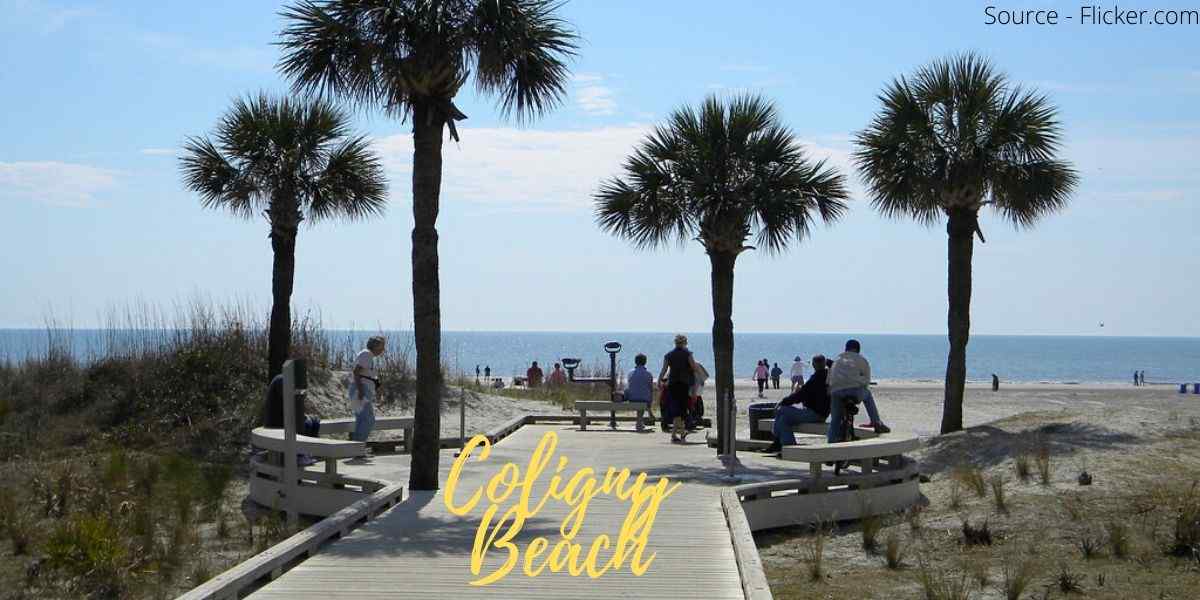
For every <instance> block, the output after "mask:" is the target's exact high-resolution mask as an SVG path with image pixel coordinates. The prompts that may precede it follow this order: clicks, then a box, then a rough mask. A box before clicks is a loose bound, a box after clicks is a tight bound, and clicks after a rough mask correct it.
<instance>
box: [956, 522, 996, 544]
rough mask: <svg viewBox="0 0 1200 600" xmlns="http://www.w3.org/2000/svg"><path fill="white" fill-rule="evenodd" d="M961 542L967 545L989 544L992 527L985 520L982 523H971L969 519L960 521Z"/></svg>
mask: <svg viewBox="0 0 1200 600" xmlns="http://www.w3.org/2000/svg"><path fill="white" fill-rule="evenodd" d="M962 539H963V543H964V544H966V545H968V546H991V545H992V529H991V526H990V525H989V524H988V522H987V521H984V522H983V524H982V525H971V521H970V520H969V519H966V520H963V522H962Z"/></svg>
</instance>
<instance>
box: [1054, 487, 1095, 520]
mask: <svg viewBox="0 0 1200 600" xmlns="http://www.w3.org/2000/svg"><path fill="white" fill-rule="evenodd" d="M1059 500H1060V501H1061V502H1062V506H1063V509H1064V510H1066V511H1067V516H1069V517H1070V518H1071V520H1072V521H1078V520H1080V519H1082V518H1083V516H1084V515H1085V514H1086V513H1087V511H1088V507H1087V502H1086V501H1085V500H1084V498H1083V495H1082V494H1080V493H1078V492H1067V493H1066V494H1065V495H1063V496H1060V497H1059Z"/></svg>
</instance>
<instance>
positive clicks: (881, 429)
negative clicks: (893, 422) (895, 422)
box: [875, 423, 892, 434]
mask: <svg viewBox="0 0 1200 600" xmlns="http://www.w3.org/2000/svg"><path fill="white" fill-rule="evenodd" d="M891 432H892V428H891V427H888V426H887V425H884V424H883V423H876V424H875V433H878V434H884V433H891Z"/></svg>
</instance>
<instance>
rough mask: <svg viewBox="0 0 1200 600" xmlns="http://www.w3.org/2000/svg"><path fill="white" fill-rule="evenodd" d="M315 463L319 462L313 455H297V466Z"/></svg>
mask: <svg viewBox="0 0 1200 600" xmlns="http://www.w3.org/2000/svg"><path fill="white" fill-rule="evenodd" d="M315 464H317V459H315V458H313V457H311V456H297V457H296V466H299V467H308V466H312V465H315Z"/></svg>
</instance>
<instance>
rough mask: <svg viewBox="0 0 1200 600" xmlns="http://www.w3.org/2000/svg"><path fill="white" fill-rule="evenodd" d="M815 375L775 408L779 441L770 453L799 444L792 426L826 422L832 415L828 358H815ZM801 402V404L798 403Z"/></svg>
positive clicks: (775, 430)
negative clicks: (826, 366) (826, 363)
mask: <svg viewBox="0 0 1200 600" xmlns="http://www.w3.org/2000/svg"><path fill="white" fill-rule="evenodd" d="M812 366H813V376H812V377H810V378H809V379H808V381H806V382H804V385H802V386H800V389H799V390H796V391H795V392H793V393H791V394H788V395H787V396H785V397H784V398H783V400H780V401H779V405H778V406H777V407H776V408H775V425H774V433H775V441H774V442H772V443H771V445H770V446H768V447H767V449H766V452H768V453H775V452H779V451H780V450H781V449H782V448H783V447H784V446H794V445H796V434H795V433H794V432H793V431H792V427H794V426H795V425H798V424H800V423H824V422H825V419H826V418H828V417H829V392H828V391H827V389H826V386H825V377H826V375H827V374H828V373H829V371H827V370H825V357H824V356H821V355H820V354H818V355H816V356H814V357H813V358H812ZM797 404H799V405H800V406H796V405H797Z"/></svg>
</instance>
